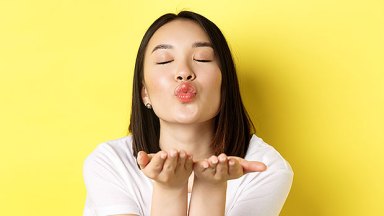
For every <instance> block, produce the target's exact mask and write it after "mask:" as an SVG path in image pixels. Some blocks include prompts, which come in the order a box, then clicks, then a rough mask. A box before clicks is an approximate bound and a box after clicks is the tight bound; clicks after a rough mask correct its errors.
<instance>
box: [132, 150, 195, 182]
mask: <svg viewBox="0 0 384 216" xmlns="http://www.w3.org/2000/svg"><path fill="white" fill-rule="evenodd" d="M137 163H138V164H139V166H140V169H141V170H142V172H143V173H144V174H145V175H146V176H147V177H148V178H151V179H152V180H154V181H155V182H157V183H159V184H161V185H162V186H165V187H170V188H178V187H179V188H180V187H183V186H185V185H186V184H187V183H188V178H189V176H190V175H191V173H192V170H193V160H192V156H190V155H188V154H187V153H186V152H184V151H176V150H170V151H169V152H168V153H167V152H165V151H159V152H157V153H156V154H147V153H146V152H144V151H140V152H139V153H138V156H137Z"/></svg>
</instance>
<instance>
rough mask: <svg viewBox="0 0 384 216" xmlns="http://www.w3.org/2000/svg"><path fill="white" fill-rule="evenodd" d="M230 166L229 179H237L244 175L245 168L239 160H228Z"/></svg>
mask: <svg viewBox="0 0 384 216" xmlns="http://www.w3.org/2000/svg"><path fill="white" fill-rule="evenodd" d="M228 166H229V167H228V173H229V179H236V178H239V177H241V176H242V175H243V174H244V172H243V167H242V166H241V165H240V163H239V161H238V160H237V159H235V158H232V157H231V158H228Z"/></svg>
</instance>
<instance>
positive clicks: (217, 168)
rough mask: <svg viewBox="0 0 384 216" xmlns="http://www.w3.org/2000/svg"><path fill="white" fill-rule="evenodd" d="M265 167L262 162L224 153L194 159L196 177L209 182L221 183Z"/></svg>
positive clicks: (263, 169) (260, 170)
mask: <svg viewBox="0 0 384 216" xmlns="http://www.w3.org/2000/svg"><path fill="white" fill-rule="evenodd" d="M266 169H267V167H266V165H265V164H264V163H262V162H257V161H247V160H245V159H243V158H240V157H235V156H227V155H225V154H224V153H222V154H220V155H219V156H211V157H210V158H208V159H205V160H201V161H196V162H195V164H194V173H195V176H196V178H197V179H199V180H203V181H206V182H209V183H222V182H226V181H227V180H231V179H237V178H240V177H241V176H243V175H244V174H246V173H250V172H262V171H265V170H266Z"/></svg>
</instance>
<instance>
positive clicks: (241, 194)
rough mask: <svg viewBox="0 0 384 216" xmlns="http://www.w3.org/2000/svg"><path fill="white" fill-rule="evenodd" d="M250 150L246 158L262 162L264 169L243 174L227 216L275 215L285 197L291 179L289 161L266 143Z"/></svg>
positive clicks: (289, 187) (291, 172)
mask: <svg viewBox="0 0 384 216" xmlns="http://www.w3.org/2000/svg"><path fill="white" fill-rule="evenodd" d="M254 150H255V151H254V155H250V156H249V157H248V158H246V159H247V160H255V161H262V162H264V163H265V164H266V165H267V167H268V168H267V170H266V171H264V172H256V173H248V174H246V175H245V176H243V177H244V178H243V179H242V180H240V182H241V184H240V185H239V188H238V189H237V192H236V194H235V195H234V201H233V205H232V206H231V208H230V209H229V211H228V212H227V216H249V215H256V216H278V215H279V213H280V211H281V209H282V207H283V205H284V203H285V200H286V199H287V196H288V193H289V191H290V189H291V185H292V181H293V171H292V168H291V166H290V165H289V163H288V162H287V161H286V160H285V159H284V158H283V157H282V156H281V155H280V154H279V153H278V152H277V151H276V150H275V149H274V148H273V147H271V146H269V145H267V144H264V143H262V144H261V145H259V147H258V149H256V148H255V149H254Z"/></svg>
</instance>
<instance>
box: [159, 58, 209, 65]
mask: <svg viewBox="0 0 384 216" xmlns="http://www.w3.org/2000/svg"><path fill="white" fill-rule="evenodd" d="M193 60H195V61H197V62H202V63H206V62H211V61H212V60H205V59H193ZM171 62H173V60H169V61H164V62H157V63H156V64H159V65H163V64H168V63H171Z"/></svg>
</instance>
